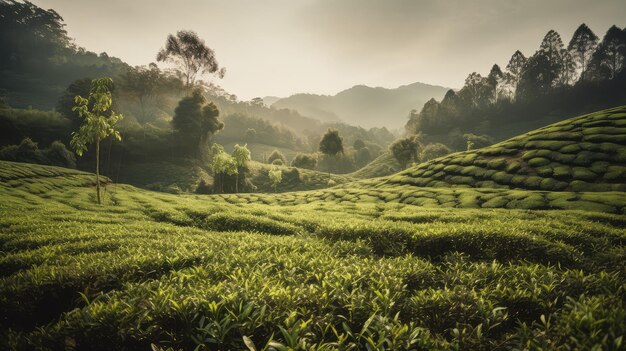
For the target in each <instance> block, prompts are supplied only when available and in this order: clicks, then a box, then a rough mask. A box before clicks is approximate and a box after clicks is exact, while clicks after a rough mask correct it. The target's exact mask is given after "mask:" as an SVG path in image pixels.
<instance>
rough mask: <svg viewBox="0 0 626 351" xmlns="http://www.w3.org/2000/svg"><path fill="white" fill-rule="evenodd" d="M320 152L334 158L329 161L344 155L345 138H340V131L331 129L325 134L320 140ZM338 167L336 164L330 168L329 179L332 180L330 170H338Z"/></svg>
mask: <svg viewBox="0 0 626 351" xmlns="http://www.w3.org/2000/svg"><path fill="white" fill-rule="evenodd" d="M319 151H320V152H321V153H323V154H325V155H327V156H330V157H332V158H329V159H328V161H331V160H332V159H334V158H335V157H336V156H337V155H338V154H343V138H341V137H340V136H339V131H338V130H336V129H330V128H329V129H328V130H327V131H326V133H324V135H323V136H322V140H320V145H319ZM332 163H334V162H332ZM332 163H331V164H332ZM336 166H337V165H336V164H335V165H334V166H331V167H329V168H328V179H330V169H331V168H335V169H336Z"/></svg>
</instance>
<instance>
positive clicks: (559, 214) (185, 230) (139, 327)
mask: <svg viewBox="0 0 626 351" xmlns="http://www.w3.org/2000/svg"><path fill="white" fill-rule="evenodd" d="M91 179H92V177H91V175H89V174H87V173H83V172H79V171H75V170H69V169H63V168H56V167H45V166H37V165H29V164H14V163H10V162H0V196H2V198H3V202H2V203H0V213H2V216H0V226H1V227H2V228H3V230H2V232H1V233H0V238H1V239H2V241H3V242H4V247H5V250H6V252H7V254H6V255H4V256H3V257H2V259H1V260H0V266H1V267H2V270H1V272H2V281H3V284H2V285H1V286H0V309H2V311H3V317H4V318H2V320H0V323H1V325H2V328H1V329H0V330H2V331H1V333H2V338H1V341H0V343H1V344H0V345H1V346H2V348H6V349H17V350H20V349H24V350H28V349H41V348H44V349H46V348H47V349H50V348H51V349H57V348H60V349H63V348H65V347H66V345H68V344H71V345H74V346H73V347H75V348H77V349H97V350H100V349H111V348H114V349H130V348H140V349H149V348H150V347H151V344H153V345H154V346H153V348H157V349H167V348H172V349H194V348H198V349H199V350H203V349H246V348H247V347H248V346H251V345H253V344H254V345H255V347H258V348H259V349H261V348H263V347H266V346H267V345H270V346H271V347H274V348H277V349H280V348H288V347H291V348H293V349H297V348H300V349H307V348H317V349H337V348H340V347H345V348H346V349H348V348H351V349H367V347H368V346H369V347H371V348H372V349H424V350H426V349H441V350H457V349H473V350H474V349H475V350H486V349H496V350H500V349H502V350H505V349H514V348H520V349H521V348H524V347H530V348H540V347H541V348H543V349H555V348H557V349H558V348H563V349H576V348H580V349H590V348H593V347H596V348H603V349H619V348H620V347H621V346H620V345H621V344H620V340H621V339H620V338H619V337H620V336H621V335H624V333H625V332H626V325H625V324H624V316H625V315H626V308H625V306H624V304H623V301H624V289H623V277H622V275H623V272H622V268H621V267H622V266H623V265H621V263H622V262H623V259H624V255H623V251H624V250H623V249H624V247H623V246H624V238H623V226H624V224H625V223H626V218H624V215H617V214H606V213H601V212H593V211H528V210H523V211H520V210H516V209H502V208H501V209H493V210H487V211H486V210H484V209H468V208H461V207H463V206H469V205H468V203H469V202H468V200H467V197H471V195H472V194H480V196H484V197H488V196H490V195H492V194H494V193H498V194H502V195H505V196H507V197H511V198H515V197H517V198H519V199H523V198H524V197H527V196H529V195H532V194H535V192H526V191H524V192H520V191H517V192H514V191H511V190H504V189H501V190H497V189H491V190H490V191H487V190H484V191H483V192H481V193H479V192H478V191H477V190H476V189H457V190H453V189H446V188H429V189H426V190H424V189H423V188H422V189H420V188H416V187H414V186H407V187H397V186H389V185H388V184H387V185H384V186H381V185H380V183H379V182H378V183H372V184H379V186H377V187H372V186H371V185H372V184H370V185H367V184H362V183H352V184H351V185H349V186H341V185H340V186H338V187H336V188H333V189H329V190H324V191H316V192H306V193H304V192H298V193H287V194H280V195H273V194H237V195H234V194H233V195H216V196H197V195H192V196H184V195H169V194H158V193H153V192H146V191H142V190H139V189H136V188H133V187H130V186H124V185H120V186H118V187H117V189H116V190H115V191H111V193H109V194H108V195H107V198H106V200H107V201H105V205H104V206H102V207H98V206H95V205H94V204H93V203H92V201H91V199H92V198H93V197H92V194H91V191H90V189H89V188H88V187H87V185H88V184H89V183H90V182H91ZM370 182H372V181H370ZM419 193H424V195H425V196H421V197H420V196H419V195H418V194H419ZM372 194H375V195H376V196H372ZM549 194H550V195H549V196H548V197H550V196H553V195H554V196H556V195H564V196H569V195H568V194H572V193H549ZM610 194H611V193H604V194H599V196H598V199H597V201H604V200H605V199H606V198H607V195H610ZM587 195H589V194H579V196H581V198H584V197H585V196H587ZM350 196H354V197H355V200H354V201H351V200H349V197H350ZM386 196H398V199H400V198H403V199H404V200H403V201H404V202H393V201H386V200H382V199H383V198H384V197H386ZM372 197H375V198H377V199H379V200H376V201H375V200H373V199H372ZM447 197H448V198H449V197H451V198H452V199H453V200H452V201H454V202H455V203H457V204H458V206H460V207H459V208H454V209H448V208H444V206H440V207H438V208H428V207H427V206H425V205H419V204H418V203H417V201H416V199H422V200H425V199H428V198H431V199H432V198H441V200H442V204H443V203H446V202H445V201H443V200H445V198H447ZM337 199H342V201H343V202H342V201H338V200H337ZM298 200H300V201H301V202H297V201H298ZM309 201H310V203H307V202H309ZM408 201H411V202H414V203H415V204H410V203H409V202H408ZM621 201H622V205H621V206H622V208H623V207H624V206H625V205H626V204H625V203H624V202H623V198H622V199H621ZM356 202H358V204H357V203H356ZM565 202H570V204H577V203H580V201H579V200H572V201H565ZM416 206H422V207H416ZM528 345H530V346H528Z"/></svg>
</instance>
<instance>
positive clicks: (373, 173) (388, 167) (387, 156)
mask: <svg viewBox="0 0 626 351" xmlns="http://www.w3.org/2000/svg"><path fill="white" fill-rule="evenodd" d="M400 169H401V166H400V164H399V163H398V161H397V160H396V159H395V157H393V155H392V154H391V152H390V151H388V150H387V151H385V152H383V153H382V155H380V156H378V157H377V158H375V159H374V160H373V161H372V162H370V163H368V164H367V165H365V166H364V167H363V168H361V169H359V170H357V171H355V172H352V173H350V174H349V176H351V177H354V178H357V179H367V178H375V177H384V176H388V175H391V174H394V173H396V172H398V171H399V170H400Z"/></svg>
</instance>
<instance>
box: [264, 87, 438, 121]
mask: <svg viewBox="0 0 626 351" xmlns="http://www.w3.org/2000/svg"><path fill="white" fill-rule="evenodd" d="M449 89H450V88H445V87H442V86H436V85H430V84H425V83H419V82H417V83H412V84H408V85H402V86H399V87H397V88H392V89H390V88H382V87H369V86H366V85H355V86H353V87H352V88H349V89H346V90H343V91H341V92H339V93H337V94H336V95H318V94H304V93H303V94H295V95H292V96H290V97H287V98H282V99H279V100H276V101H275V102H273V103H272V104H271V106H274V107H276V108H288V109H293V110H296V111H298V112H299V113H300V114H302V115H304V116H307V117H312V118H316V119H319V120H322V121H328V122H338V121H342V122H345V123H348V124H352V125H358V126H361V127H364V128H371V127H383V126H384V127H388V128H400V127H402V126H404V124H405V123H406V121H407V116H408V115H409V112H410V111H411V110H412V109H416V108H419V107H420V106H423V104H424V103H425V102H426V101H428V100H430V99H431V98H435V99H442V98H443V96H444V95H445V93H446V92H447V91H448V90H449ZM273 100H274V98H269V99H265V100H264V101H266V103H269V102H272V101H273Z"/></svg>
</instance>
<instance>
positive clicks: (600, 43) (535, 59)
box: [405, 23, 626, 150]
mask: <svg viewBox="0 0 626 351" xmlns="http://www.w3.org/2000/svg"><path fill="white" fill-rule="evenodd" d="M624 67H626V29H621V28H619V27H617V26H615V25H614V26H612V27H611V28H609V30H608V31H607V32H606V34H605V35H604V36H603V37H602V39H600V38H599V37H598V35H596V34H595V33H594V32H593V31H592V30H591V29H590V28H589V27H588V26H587V25H586V24H584V23H583V24H581V25H580V26H579V27H578V28H577V29H576V31H575V32H574V34H573V36H572V38H571V39H570V41H569V42H568V43H567V45H566V43H565V42H564V41H563V39H562V38H561V36H560V35H559V33H557V32H556V31H554V30H551V31H549V32H548V33H547V34H546V35H545V37H544V38H543V40H542V41H541V43H540V45H539V48H538V50H537V51H536V52H534V53H533V54H532V55H529V56H528V57H527V56H525V55H524V54H523V53H522V52H520V51H519V50H517V51H515V53H513V55H512V56H511V59H510V60H509V62H508V63H507V64H506V67H505V68H504V69H503V68H502V67H501V66H500V65H498V64H494V65H493V67H492V68H491V70H490V71H489V73H488V74H487V75H486V76H483V75H481V74H480V73H477V72H473V73H471V74H469V75H468V77H467V78H466V79H465V85H464V86H463V88H462V89H460V90H459V91H454V90H449V91H448V92H447V93H446V95H445V97H444V98H443V99H442V100H441V101H436V100H435V99H431V100H430V101H428V102H427V103H425V104H424V106H423V107H422V108H421V110H419V111H418V110H413V111H411V113H410V116H409V121H408V122H407V124H406V126H405V129H406V131H407V133H409V134H419V135H421V136H422V137H423V138H424V139H425V140H430V141H436V142H440V143H444V144H446V145H447V146H449V147H450V148H452V149H454V150H464V149H465V148H466V145H467V142H468V141H472V142H474V143H476V142H475V140H474V139H476V138H477V136H480V137H481V138H479V139H481V140H491V141H492V142H493V141H499V140H502V139H505V138H508V137H511V136H513V135H516V134H519V133H523V132H527V131H529V130H532V129H535V128H538V127H541V126H544V125H546V124H549V123H552V122H555V121H558V120H559V119H561V118H562V116H564V115H572V116H573V115H576V114H581V113H587V112H592V111H595V110H597V109H599V108H602V107H606V106H615V105H619V104H623V103H626V95H625V94H624V91H626V70H624ZM483 144H484V143H483ZM476 146H479V145H476ZM483 146H485V145H483Z"/></svg>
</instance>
